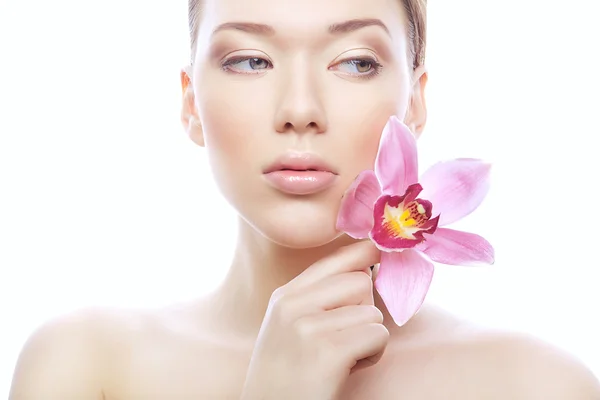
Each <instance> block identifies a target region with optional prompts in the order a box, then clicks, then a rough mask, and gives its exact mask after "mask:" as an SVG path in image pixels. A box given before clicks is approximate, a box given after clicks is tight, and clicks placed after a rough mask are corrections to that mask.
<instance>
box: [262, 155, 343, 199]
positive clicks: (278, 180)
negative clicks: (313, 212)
mask: <svg viewBox="0 0 600 400" xmlns="http://www.w3.org/2000/svg"><path fill="white" fill-rule="evenodd" d="M263 176H264V177H265V179H266V181H267V183H268V184H269V185H271V186H272V187H273V188H275V189H277V190H279V191H280V192H283V193H286V194H291V195H309V194H315V193H318V192H321V191H324V190H326V189H328V188H329V187H331V186H332V185H333V184H334V183H335V182H336V181H337V177H338V175H337V173H336V172H335V171H334V170H333V168H331V167H330V166H329V165H328V164H327V163H326V162H325V161H324V160H323V159H322V158H320V157H319V156H317V155H315V154H311V153H291V152H289V153H286V154H284V155H283V156H281V157H280V158H278V159H277V160H276V161H275V162H274V163H273V164H271V165H270V166H269V167H267V168H266V169H265V171H264V175H263Z"/></svg>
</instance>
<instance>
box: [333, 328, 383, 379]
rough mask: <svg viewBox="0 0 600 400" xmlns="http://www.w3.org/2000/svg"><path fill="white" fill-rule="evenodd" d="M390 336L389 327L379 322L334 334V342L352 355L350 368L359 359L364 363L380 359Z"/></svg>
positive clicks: (355, 364) (371, 362)
mask: <svg viewBox="0 0 600 400" xmlns="http://www.w3.org/2000/svg"><path fill="white" fill-rule="evenodd" d="M389 337H390V333H389V331H388V330H387V328H386V327H385V326H384V325H383V324H378V323H371V324H365V325H357V326H353V327H351V328H348V329H344V330H341V331H337V332H335V333H334V334H333V340H334V341H335V342H334V343H336V344H337V345H338V346H340V348H341V349H343V350H344V352H346V354H348V356H349V357H350V365H349V368H353V367H355V366H357V364H358V362H359V361H362V364H363V365H364V364H365V363H366V364H369V363H370V364H373V363H376V362H377V361H379V359H381V356H382V355H383V352H384V351H385V348H386V346H387V343H388V340H389ZM352 361H354V363H353V362H352Z"/></svg>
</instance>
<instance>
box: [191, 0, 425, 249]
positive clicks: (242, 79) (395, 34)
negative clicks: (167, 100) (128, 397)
mask: <svg viewBox="0 0 600 400" xmlns="http://www.w3.org/2000/svg"><path fill="white" fill-rule="evenodd" d="M349 21H350V22H349ZM223 24H225V25H223ZM408 46H409V44H408V42H407V35H406V24H405V14H404V10H403V7H402V4H401V2H400V1H399V0H368V1H367V0H326V1H324V0H287V1H280V0H205V2H204V7H203V10H202V16H201V26H200V32H199V37H198V47H197V52H196V54H195V57H194V64H193V66H191V67H190V69H189V70H187V72H188V73H189V75H190V77H191V83H190V84H189V85H187V81H186V75H185V74H182V80H183V82H184V102H183V103H184V104H183V111H182V121H183V123H184V126H185V128H186V129H187V130H188V133H189V135H190V136H191V138H192V139H193V140H194V141H195V142H196V143H198V144H200V145H201V146H205V147H206V150H207V151H208V156H209V160H210V164H211V168H212V171H213V174H214V176H215V179H216V182H217V184H218V186H219V188H220V189H221V191H222V193H223V195H224V196H225V197H226V198H227V199H228V201H229V202H230V203H231V204H232V205H233V206H234V207H235V208H236V209H237V211H238V212H239V213H240V215H241V216H242V217H243V218H244V219H245V220H246V221H247V222H248V224H250V225H251V226H252V227H253V228H254V229H256V230H257V231H258V232H260V233H261V234H262V235H264V236H265V237H267V238H268V239H270V240H272V241H273V242H276V243H278V244H281V245H284V246H288V247H293V248H308V247H314V246H319V245H323V244H326V243H328V242H331V241H332V240H334V239H336V238H337V237H339V236H340V234H339V233H338V232H336V230H335V220H336V216H337V212H338V208H339V205H340V200H341V198H342V196H343V194H344V191H345V190H346V189H347V188H348V186H349V185H350V184H351V183H352V181H353V180H354V179H355V178H356V176H357V175H358V174H359V173H360V172H361V171H363V170H365V169H372V168H373V163H374V160H375V155H376V153H377V148H378V144H379V138H380V135H381V131H382V129H383V127H384V125H385V123H386V122H387V120H388V118H389V117H390V116H391V115H396V116H398V117H399V118H400V119H401V120H404V121H405V123H406V124H407V125H408V126H409V127H410V128H411V129H412V130H413V132H415V133H416V134H418V133H419V132H420V130H421V129H422V126H423V124H424V122H425V118H426V116H425V114H426V113H425V107H424V100H423V89H424V85H425V82H426V75H423V71H422V70H421V71H419V70H417V71H413V70H412V68H411V67H409V65H412V60H410V59H409V56H408V54H409V52H408ZM419 78H421V79H419ZM412 82H414V85H413V84H412ZM287 152H292V153H296V154H297V153H310V154H312V155H317V156H318V157H320V158H322V159H323V160H324V161H325V162H326V163H327V164H328V165H329V167H330V169H331V170H333V171H334V172H335V174H337V176H335V179H334V182H333V184H332V185H331V186H329V187H327V189H325V190H322V191H320V192H318V193H313V194H308V195H293V194H289V193H285V192H283V191H280V190H278V189H276V188H274V187H273V186H271V185H270V184H269V183H268V179H265V171H266V169H268V168H269V166H270V165H272V164H273V163H274V162H276V160H277V159H278V158H279V157H281V156H282V155H284V154H286V153H287Z"/></svg>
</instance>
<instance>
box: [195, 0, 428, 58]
mask: <svg viewBox="0 0 600 400" xmlns="http://www.w3.org/2000/svg"><path fill="white" fill-rule="evenodd" d="M201 3H202V0H188V18H189V28H190V44H191V51H192V61H193V59H194V54H196V46H197V37H198V29H199V26H200V7H201ZM402 4H403V6H404V10H405V11H406V17H407V20H408V21H407V23H408V32H407V34H408V40H409V43H410V55H411V58H412V64H413V65H412V66H413V68H417V67H419V66H421V65H423V64H424V63H425V47H426V46H425V45H426V34H427V0H402Z"/></svg>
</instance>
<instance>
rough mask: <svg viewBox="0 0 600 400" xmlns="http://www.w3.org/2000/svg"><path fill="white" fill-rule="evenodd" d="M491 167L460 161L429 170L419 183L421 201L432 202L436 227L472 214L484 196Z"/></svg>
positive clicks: (470, 160) (434, 166)
mask: <svg viewBox="0 0 600 400" xmlns="http://www.w3.org/2000/svg"><path fill="white" fill-rule="evenodd" d="M490 168H491V165H490V164H488V163H484V162H483V161H481V160H476V159H471V158H462V159H457V160H451V161H444V162H439V163H437V164H435V165H433V166H432V167H431V168H429V169H428V170H427V171H425V173H423V175H422V176H421V178H420V179H419V182H420V183H421V185H422V186H423V192H422V193H421V198H423V199H427V200H429V201H431V203H433V213H434V214H440V226H444V225H448V224H451V223H452V222H454V221H457V220H459V219H461V218H464V217H466V216H467V215H469V214H470V213H471V212H473V211H474V210H475V209H476V208H477V207H479V205H480V204H481V202H482V201H483V199H484V198H485V196H486V195H487V193H488V190H489V186H490V185H489V177H490Z"/></svg>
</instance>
